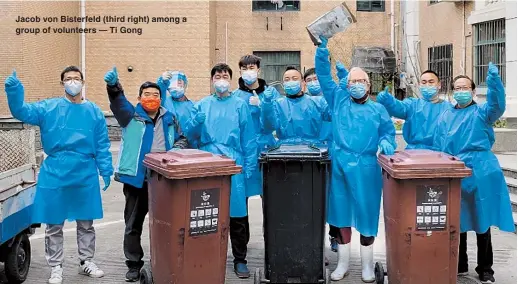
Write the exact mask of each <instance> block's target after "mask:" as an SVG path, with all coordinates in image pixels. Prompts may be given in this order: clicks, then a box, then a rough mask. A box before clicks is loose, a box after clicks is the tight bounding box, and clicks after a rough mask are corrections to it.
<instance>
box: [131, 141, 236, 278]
mask: <svg viewBox="0 0 518 284" xmlns="http://www.w3.org/2000/svg"><path fill="white" fill-rule="evenodd" d="M144 164H145V165H146V167H147V168H148V181H149V231H150V239H151V267H148V266H145V267H144V268H143V269H142V271H141V279H140V283H145V284H151V283H157V284H165V283H175V284H195V283H200V284H201V283H206V284H209V283H210V284H223V283H225V270H226V261H227V243H228V227H229V207H230V177H231V176H232V175H234V174H237V173H240V172H241V167H240V166H236V164H235V161H234V160H232V159H229V158H226V157H223V156H218V155H213V154H211V153H208V152H205V151H200V150H194V149H185V150H178V151H172V152H167V153H151V154H147V155H146V158H145V159H144Z"/></svg>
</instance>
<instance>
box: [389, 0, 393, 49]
mask: <svg viewBox="0 0 518 284" xmlns="http://www.w3.org/2000/svg"><path fill="white" fill-rule="evenodd" d="M390 48H391V49H392V51H394V0H390Z"/></svg>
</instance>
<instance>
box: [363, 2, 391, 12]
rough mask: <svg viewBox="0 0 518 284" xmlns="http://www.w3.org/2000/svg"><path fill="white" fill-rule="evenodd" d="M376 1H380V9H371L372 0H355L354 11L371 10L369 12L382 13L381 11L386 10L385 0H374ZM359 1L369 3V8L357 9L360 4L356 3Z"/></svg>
mask: <svg viewBox="0 0 518 284" xmlns="http://www.w3.org/2000/svg"><path fill="white" fill-rule="evenodd" d="M376 1H379V2H380V3H381V9H380V10H373V9H372V1H371V0H356V11H357V12H371V13H383V12H385V11H386V8H385V0H376ZM359 2H366V3H369V8H368V9H362V10H360V9H359V7H360V5H358V3H359Z"/></svg>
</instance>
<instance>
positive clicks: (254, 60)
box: [239, 54, 261, 69]
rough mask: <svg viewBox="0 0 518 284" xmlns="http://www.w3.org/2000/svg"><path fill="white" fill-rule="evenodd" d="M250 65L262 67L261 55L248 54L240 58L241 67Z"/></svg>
mask: <svg viewBox="0 0 518 284" xmlns="http://www.w3.org/2000/svg"><path fill="white" fill-rule="evenodd" d="M248 65H256V66H257V68H261V57H259V56H257V55H253V54H248V55H245V56H243V57H241V59H239V69H241V67H247V66H248Z"/></svg>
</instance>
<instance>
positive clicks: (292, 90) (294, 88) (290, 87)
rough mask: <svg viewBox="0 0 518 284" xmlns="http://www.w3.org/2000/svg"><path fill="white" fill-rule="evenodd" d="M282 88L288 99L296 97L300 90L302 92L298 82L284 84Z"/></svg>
mask: <svg viewBox="0 0 518 284" xmlns="http://www.w3.org/2000/svg"><path fill="white" fill-rule="evenodd" d="M282 86H283V87H284V92H285V93H286V96H288V97H293V96H296V95H298V94H299V93H300V90H302V87H301V86H300V81H288V82H284V83H283V84H282Z"/></svg>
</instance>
